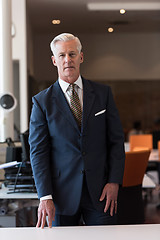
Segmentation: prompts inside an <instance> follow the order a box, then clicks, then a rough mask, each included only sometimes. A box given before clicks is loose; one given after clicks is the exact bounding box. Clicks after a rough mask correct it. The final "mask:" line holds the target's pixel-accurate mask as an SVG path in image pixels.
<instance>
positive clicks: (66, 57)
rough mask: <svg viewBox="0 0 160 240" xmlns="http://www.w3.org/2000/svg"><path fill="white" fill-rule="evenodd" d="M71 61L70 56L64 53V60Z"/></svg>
mask: <svg viewBox="0 0 160 240" xmlns="http://www.w3.org/2000/svg"><path fill="white" fill-rule="evenodd" d="M70 61H71V57H70V56H69V55H68V54H66V56H65V62H70Z"/></svg>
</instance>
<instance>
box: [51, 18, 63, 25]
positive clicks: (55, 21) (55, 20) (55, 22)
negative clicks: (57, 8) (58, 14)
mask: <svg viewBox="0 0 160 240" xmlns="http://www.w3.org/2000/svg"><path fill="white" fill-rule="evenodd" d="M52 23H53V24H60V23H61V21H60V20H59V19H54V20H52Z"/></svg>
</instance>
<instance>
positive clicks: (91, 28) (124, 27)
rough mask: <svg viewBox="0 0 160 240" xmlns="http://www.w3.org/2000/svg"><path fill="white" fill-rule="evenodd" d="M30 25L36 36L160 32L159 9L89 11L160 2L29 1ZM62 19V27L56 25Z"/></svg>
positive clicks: (147, 0) (96, 0) (95, 0)
mask: <svg viewBox="0 0 160 240" xmlns="http://www.w3.org/2000/svg"><path fill="white" fill-rule="evenodd" d="M26 1H27V12H28V16H29V20H30V23H31V24H32V26H33V30H34V31H35V32H39V33H41V32H43V33H46V34H47V33H53V32H54V33H61V32H71V33H86V32H87V33H101V34H103V33H105V32H106V30H107V28H108V27H109V26H113V27H114V29H115V33H116V32H151V31H153V32H160V9H156V10H138V9H137V10H129V11H127V12H126V14H124V15H121V14H120V13H119V11H117V10H104V11H89V10H88V8H87V3H99V2H103V3H112V4H115V3H122V7H123V4H125V3H134V4H135V3H140V2H141V3H143V4H141V5H142V6H144V8H145V7H146V6H147V4H148V3H149V4H153V3H160V0H140V1H134V0H121V1H118V0H112V1H111V0H110V1H108V0H99V1H98V0H26ZM137 8H138V6H137ZM53 19H60V20H61V24H60V25H53V24H52V23H51V21H52V20H53Z"/></svg>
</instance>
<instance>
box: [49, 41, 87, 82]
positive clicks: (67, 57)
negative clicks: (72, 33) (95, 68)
mask: <svg viewBox="0 0 160 240" xmlns="http://www.w3.org/2000/svg"><path fill="white" fill-rule="evenodd" d="M52 61H53V64H54V66H56V67H57V69H58V74H59V77H60V79H62V80H64V81H65V82H69V83H73V82H75V81H76V80H77V78H78V76H79V74H80V64H81V63H82V62H83V53H82V52H81V53H79V51H78V49H77V44H76V41H75V40H70V41H67V42H63V41H58V42H57V43H56V52H55V55H54V56H52Z"/></svg>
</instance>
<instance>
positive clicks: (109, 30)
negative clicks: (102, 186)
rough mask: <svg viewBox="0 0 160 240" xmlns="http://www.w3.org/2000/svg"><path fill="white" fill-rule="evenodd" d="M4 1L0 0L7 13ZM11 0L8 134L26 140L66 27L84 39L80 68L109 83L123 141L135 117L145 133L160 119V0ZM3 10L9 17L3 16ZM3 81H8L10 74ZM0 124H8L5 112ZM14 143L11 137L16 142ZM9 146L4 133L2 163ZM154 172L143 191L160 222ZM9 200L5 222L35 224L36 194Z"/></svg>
mask: <svg viewBox="0 0 160 240" xmlns="http://www.w3.org/2000/svg"><path fill="white" fill-rule="evenodd" d="M4 1H5V0H0V3H1V5H0V6H1V9H0V12H1V13H0V14H1V15H2V11H3V6H4V5H3V4H4ZM6 1H7V2H8V4H9V5H8V6H10V8H9V9H10V11H11V12H10V17H11V27H12V36H11V39H10V41H11V51H12V52H11V61H12V67H11V74H12V75H11V76H12V77H11V79H9V80H7V81H9V82H8V84H9V86H10V85H12V88H11V87H9V89H8V90H7V89H5V91H6V92H11V93H12V94H13V95H14V97H15V98H16V101H17V106H16V108H15V109H14V110H13V111H12V112H10V114H12V117H13V121H12V126H10V127H11V129H12V130H11V131H12V134H11V135H7V138H9V137H11V138H12V140H13V143H14V145H15V146H16V147H17V148H19V147H20V148H21V147H22V141H21V139H20V135H21V134H22V133H26V132H27V130H28V128H29V118H30V112H31V108H32V101H31V98H32V96H33V95H35V94H36V93H38V92H39V91H41V90H43V89H45V88H47V87H48V86H50V85H51V84H52V83H53V82H55V81H56V80H57V71H56V68H55V67H54V66H53V64H52V61H51V55H52V53H51V51H50V46H49V45H50V42H51V40H52V39H53V38H54V37H55V36H56V35H57V34H59V33H62V32H69V33H73V34H74V35H77V36H78V37H79V38H80V40H81V42H82V46H83V49H82V50H83V52H84V63H83V64H82V65H81V73H82V76H84V77H85V78H87V79H90V80H93V81H96V82H99V83H103V84H108V85H110V86H111V88H112V92H113V95H114V98H115V102H116V105H117V108H118V111H119V114H120V118H121V122H122V126H123V129H124V135H125V141H126V142H128V133H129V131H130V130H131V129H132V127H133V124H134V122H136V121H139V122H140V123H141V130H142V131H143V133H144V134H150V133H152V131H153V130H154V129H155V128H156V126H155V125H156V123H157V121H158V120H159V119H160V107H159V106H160V94H159V89H160V1H159V0H155V1H154V2H153V1H151V0H150V1H149V0H148V1H147V0H142V1H140V2H139V1H138V0H137V1H133V0H124V1H118V0H117V1H114V2H113V1H108V0H103V1H100V2H99V1H96V0H94V1H89V0H81V1H78V2H77V1H74V0H70V1H65V0H58V1H57V0H52V1H51V0H34V1H32V0H6ZM121 5H122V7H121ZM125 6H126V12H125V13H123V14H121V13H120V9H121V8H122V9H123V8H124V9H125ZM0 18H1V20H2V19H3V18H2V16H0ZM53 20H54V21H53ZM52 21H53V22H52ZM2 22H3V21H2ZM53 23H54V24H53ZM5 47H6V46H5ZM0 54H1V53H0ZM4 54H5V51H4ZM2 59H3V58H2ZM0 81H1V82H4V79H0ZM5 81H6V80H5ZM2 85H3V84H1V85H0V86H2ZM3 90H4V89H3V87H2V88H1V89H0V94H1V95H3V94H4V93H5V92H3ZM2 113H3V110H2V109H1V114H2ZM1 116H2V115H1ZM0 125H1V129H2V128H3V123H2V118H1V124H0ZM159 130H160V129H159ZM0 134H1V132H0ZM159 140H160V139H159ZM10 144H11V145H12V142H11V143H10ZM7 147H8V144H7V143H6V142H5V139H4V140H1V143H0V164H3V163H5V162H6V159H7V158H6V153H7ZM12 160H13V159H12ZM4 174H5V171H4V169H1V170H0V179H1V180H2V181H1V182H2V184H3V180H4V178H5V177H4ZM151 176H152V178H153V180H154V181H155V182H156V187H154V188H153V189H149V190H148V189H147V190H146V189H145V190H143V192H142V193H143V197H144V198H143V200H144V201H145V203H146V202H147V201H148V206H151V208H150V209H147V213H146V219H145V223H146V224H147V223H153V224H154V223H156V224H157V223H160V211H159V209H158V208H157V206H158V204H159V203H160V197H159V193H160V192H159V188H158V187H157V186H159V179H158V173H157V170H156V171H155V172H154V171H152V172H151ZM0 191H1V189H0ZM15 194H16V193H15ZM31 194H36V193H33V192H32V193H31ZM133 197H134V196H133ZM0 201H1V205H5V204H6V202H5V201H4V199H3V201H2V199H1V200H0ZM6 201H7V203H8V202H9V205H10V208H11V209H12V208H14V207H15V208H14V209H15V212H16V214H13V217H12V216H10V215H9V218H7V217H8V216H7V214H4V215H3V214H2V215H0V227H1V226H2V227H10V226H11V227H12V226H13V225H14V226H15V227H16V226H22V227H25V226H28V227H30V226H34V225H35V223H36V217H37V216H36V214H37V212H36V211H37V204H38V201H37V199H36V197H35V195H33V198H32V199H30V201H29V200H28V198H27V199H25V200H24V199H20V200H17V199H16V200H15V199H14V200H13V199H9V200H8V199H7V200H6ZM4 202H5V204H4ZM145 206H147V205H145ZM154 213H155V215H154V216H153V217H152V214H154ZM24 216H25V217H24ZM155 219H156V220H155ZM9 222H10V224H11V225H9ZM1 223H3V224H4V225H3V224H1ZM7 224H8V225H7ZM12 224H13V225H12Z"/></svg>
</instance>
